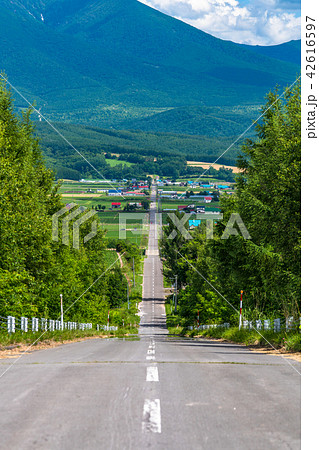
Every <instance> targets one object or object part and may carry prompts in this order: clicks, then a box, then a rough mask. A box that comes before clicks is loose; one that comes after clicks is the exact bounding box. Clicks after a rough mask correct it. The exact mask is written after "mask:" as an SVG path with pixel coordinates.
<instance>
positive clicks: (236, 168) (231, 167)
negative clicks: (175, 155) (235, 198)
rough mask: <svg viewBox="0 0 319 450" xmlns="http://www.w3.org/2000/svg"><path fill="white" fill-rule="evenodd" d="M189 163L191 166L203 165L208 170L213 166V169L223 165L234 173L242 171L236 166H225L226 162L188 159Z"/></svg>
mask: <svg viewBox="0 0 319 450" xmlns="http://www.w3.org/2000/svg"><path fill="white" fill-rule="evenodd" d="M187 165H188V166H190V167H201V168H202V169H204V170H206V169H209V168H210V167H212V168H213V169H216V170H219V169H220V168H221V167H224V168H225V169H231V170H232V171H233V173H240V172H241V170H240V169H239V168H238V167H236V166H225V164H211V163H207V162H200V161H187Z"/></svg>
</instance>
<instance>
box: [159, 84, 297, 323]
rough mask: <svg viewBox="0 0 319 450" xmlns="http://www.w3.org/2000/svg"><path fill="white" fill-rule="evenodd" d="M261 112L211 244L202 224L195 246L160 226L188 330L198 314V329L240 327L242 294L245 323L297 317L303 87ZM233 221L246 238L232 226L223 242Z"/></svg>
mask: <svg viewBox="0 0 319 450" xmlns="http://www.w3.org/2000/svg"><path fill="white" fill-rule="evenodd" d="M263 113H264V115H263V118H262V121H261V123H260V124H258V125H257V126H256V132H257V136H258V139H257V140H256V141H252V140H247V141H246V142H245V144H244V145H243V147H242V152H241V155H240V157H239V159H238V167H240V168H241V169H242V170H243V171H242V173H241V174H239V175H238V176H237V177H236V185H235V193H234V195H231V196H229V195H226V194H224V195H222V196H221V212H222V213H223V219H222V220H218V221H216V224H215V225H214V234H213V239H206V232H207V229H206V227H205V225H204V223H201V224H200V226H199V227H197V228H196V229H195V230H194V231H191V232H190V233H191V234H192V239H187V238H186V236H185V237H184V236H182V234H181V233H178V235H177V236H176V237H175V239H169V236H170V234H171V233H172V231H173V230H174V229H175V226H174V225H173V223H172V222H171V221H170V222H169V224H168V226H166V227H164V235H163V239H162V241H161V253H162V256H163V261H164V274H165V275H166V276H167V277H168V278H172V279H173V278H174V276H175V275H177V276H178V287H179V295H178V302H179V314H180V315H181V316H182V318H183V319H184V320H185V322H188V323H193V321H194V320H195V318H196V316H197V311H199V312H200V317H201V322H202V323H204V322H208V323H209V322H211V323H222V322H231V323H238V312H237V311H238V307H239V299H240V292H241V290H243V295H244V307H245V314H246V316H247V317H248V318H249V319H250V320H253V319H257V318H263V317H267V318H271V317H274V316H279V317H280V316H282V317H287V316H289V315H294V316H298V315H299V314H300V307H301V293H300V284H301V277H300V271H301V256H300V241H301V238H300V235H301V232H300V229H301V219H300V196H301V162H300V161H301V136H300V121H301V108H300V84H296V85H295V86H294V87H293V88H292V89H287V90H286V91H285V95H284V97H283V98H280V97H279V95H278V92H277V90H275V91H274V92H270V93H269V94H268V96H267V102H266V104H265V106H264V108H263ZM232 214H239V217H240V218H241V219H242V222H243V224H244V225H245V227H246V229H247V230H248V232H249V235H250V236H249V237H250V238H249V239H247V238H245V237H244V236H243V235H242V234H241V229H240V227H238V224H236V223H234V226H233V227H232V228H231V230H232V231H231V233H230V235H229V237H228V238H227V239H223V237H225V234H224V233H225V229H226V228H227V224H229V219H231V217H234V216H232ZM177 215H178V219H179V220H181V218H182V215H181V214H179V213H177ZM235 217H238V216H235Z"/></svg>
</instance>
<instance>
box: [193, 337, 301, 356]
mask: <svg viewBox="0 0 319 450" xmlns="http://www.w3.org/2000/svg"><path fill="white" fill-rule="evenodd" d="M194 337H195V338H201V339H207V340H210V341H219V342H228V343H230V344H236V345H241V346H242V347H246V348H249V350H251V351H252V352H258V353H265V354H268V355H277V356H283V357H284V358H290V359H294V360H295V361H298V362H301V352H288V351H286V350H285V349H284V348H278V349H273V348H269V347H260V346H259V345H246V344H243V343H241V342H233V341H229V340H227V339H218V338H207V337H204V338H203V336H201V335H198V336H194Z"/></svg>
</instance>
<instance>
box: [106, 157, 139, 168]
mask: <svg viewBox="0 0 319 450" xmlns="http://www.w3.org/2000/svg"><path fill="white" fill-rule="evenodd" d="M105 162H106V163H107V164H109V165H110V166H111V167H115V166H119V165H120V164H122V165H123V166H126V167H132V166H135V164H134V163H131V162H128V161H121V160H120V159H109V158H105Z"/></svg>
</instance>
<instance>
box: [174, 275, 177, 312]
mask: <svg viewBox="0 0 319 450" xmlns="http://www.w3.org/2000/svg"><path fill="white" fill-rule="evenodd" d="M174 312H175V314H176V313H177V275H175V309H174Z"/></svg>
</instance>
